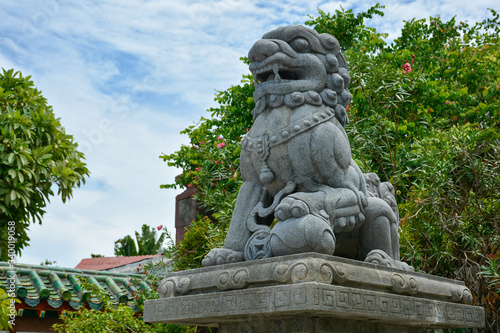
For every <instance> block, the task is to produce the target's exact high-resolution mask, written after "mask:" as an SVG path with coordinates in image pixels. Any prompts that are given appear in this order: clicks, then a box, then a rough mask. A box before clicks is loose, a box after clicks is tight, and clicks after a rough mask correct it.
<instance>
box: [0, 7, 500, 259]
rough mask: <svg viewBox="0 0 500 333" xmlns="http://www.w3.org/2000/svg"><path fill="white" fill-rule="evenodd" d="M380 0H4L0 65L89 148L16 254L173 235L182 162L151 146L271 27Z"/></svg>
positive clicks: (477, 15)
mask: <svg viewBox="0 0 500 333" xmlns="http://www.w3.org/2000/svg"><path fill="white" fill-rule="evenodd" d="M375 3H376V1H373V2H370V1H356V0H349V1H317V0H312V1H298V0H297V1H295V0H284V1H269V0H267V1H240V0H212V1H172V0H164V1H156V0H149V1H146V0H144V1H132V0H101V1H69V0H25V1H19V0H3V1H1V3H0V67H3V68H5V69H9V68H15V69H16V70H20V71H22V72H23V74H24V75H32V79H33V80H34V82H35V84H36V86H37V87H38V88H39V89H40V90H42V92H43V94H44V96H45V97H46V98H47V99H48V101H49V104H51V105H52V106H53V107H54V111H55V113H56V115H57V116H58V117H61V122H62V124H63V125H64V126H65V128H66V131H67V132H68V133H70V134H73V135H74V137H75V139H76V141H77V142H78V143H79V144H80V147H81V150H82V151H83V152H85V154H86V159H87V163H88V167H89V169H90V171H91V172H92V175H91V177H90V179H89V181H88V182H87V184H86V185H85V186H83V187H82V188H80V189H77V190H76V191H75V193H74V197H73V199H72V200H71V201H70V202H69V203H66V204H62V202H61V200H60V199H59V198H54V199H52V200H51V203H50V205H49V206H48V207H47V214H46V216H45V218H44V222H43V225H41V226H40V225H32V227H31V230H30V233H29V235H30V237H31V246H30V247H29V248H27V249H26V250H25V251H24V253H23V256H22V257H21V258H20V259H19V261H20V262H23V263H30V264H39V263H40V262H41V261H43V260H45V259H50V260H55V261H57V264H58V265H60V266H66V267H74V266H75V265H77V264H78V262H80V260H81V259H83V258H88V257H90V254H91V253H100V254H104V255H106V256H112V255H113V246H114V241H116V240H117V239H118V238H121V237H123V236H125V235H127V234H133V233H134V232H135V231H136V230H140V228H141V225H142V224H144V223H146V224H148V225H151V226H158V225H166V226H167V227H168V229H169V230H170V231H171V232H172V236H174V232H175V229H174V217H175V215H174V214H175V196H176V195H177V194H179V193H180V192H181V191H180V190H177V191H176V190H161V189H160V188H159V186H160V184H164V183H170V182H173V179H174V177H175V176H176V175H177V174H178V173H179V170H176V169H174V168H169V167H168V166H167V164H166V163H164V162H162V161H161V160H160V159H159V158H158V156H159V155H160V154H161V153H172V152H174V151H175V150H177V149H178V148H179V147H180V145H181V144H182V143H187V141H188V140H187V137H185V136H182V135H180V134H179V132H180V131H181V130H183V129H184V128H186V127H187V126H189V125H191V124H193V122H197V120H198V119H199V118H200V117H201V116H206V115H207V113H206V111H205V110H206V109H208V108H210V107H213V106H215V102H214V101H213V97H214V93H215V91H216V90H225V89H227V88H228V87H229V86H231V85H235V84H238V83H239V82H240V79H241V75H242V74H246V73H247V72H248V69H247V67H246V66H245V65H244V64H243V63H242V62H241V61H240V60H239V58H240V57H241V56H245V55H246V54H247V52H248V50H249V49H250V47H251V46H252V44H253V43H254V42H255V41H256V40H258V39H259V38H260V37H261V36H262V35H263V34H264V33H266V32H267V31H269V30H271V29H273V28H276V27H278V26H280V25H288V24H294V23H297V24H303V23H304V21H305V20H307V14H311V15H315V14H316V13H317V8H318V7H319V8H321V9H323V10H324V11H327V12H332V11H334V10H335V9H339V8H340V6H342V7H344V8H347V9H349V8H352V9H354V10H355V12H359V11H361V10H366V9H367V8H369V7H370V6H371V5H374V4H375ZM382 4H385V6H386V8H385V10H384V12H385V16H384V17H383V18H376V19H374V20H372V21H371V22H370V23H369V25H372V26H375V27H376V28H377V29H378V30H379V32H386V33H389V39H394V38H396V37H397V36H398V35H399V31H400V30H401V28H402V26H403V20H410V19H411V18H414V17H415V18H428V17H429V16H435V15H437V14H439V15H441V17H442V18H444V19H446V20H447V19H450V18H451V17H453V16H454V15H456V16H457V19H458V20H468V22H469V23H474V22H476V21H480V20H482V19H484V18H486V17H487V16H488V15H489V12H488V10H487V8H493V9H495V10H497V11H498V10H500V5H499V4H498V0H483V1H474V2H473V1H465V0H453V1H449V0H446V1H443V0H439V1H434V0H433V1H430V0H429V1H426V0H415V1H403V2H402V1H398V2H395V1H392V2H386V3H383V2H382Z"/></svg>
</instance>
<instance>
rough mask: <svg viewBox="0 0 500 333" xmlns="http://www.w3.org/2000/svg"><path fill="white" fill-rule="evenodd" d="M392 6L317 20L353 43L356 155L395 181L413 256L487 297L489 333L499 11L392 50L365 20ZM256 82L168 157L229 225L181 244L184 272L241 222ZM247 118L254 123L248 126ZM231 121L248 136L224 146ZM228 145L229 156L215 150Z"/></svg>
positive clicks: (349, 54)
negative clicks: (240, 194)
mask: <svg viewBox="0 0 500 333" xmlns="http://www.w3.org/2000/svg"><path fill="white" fill-rule="evenodd" d="M383 8H384V7H383V6H380V5H379V4H377V5H375V6H372V7H371V8H370V9H368V10H367V11H366V12H364V13H359V14H354V13H353V12H352V11H351V10H344V9H342V8H341V10H337V11H335V12H334V13H332V14H330V13H325V12H323V11H321V10H319V15H318V17H316V18H314V17H310V20H309V21H307V22H305V24H306V25H309V26H312V27H313V28H314V29H316V30H317V31H318V32H320V33H331V34H332V35H334V36H336V37H337V38H338V39H339V41H340V43H341V45H342V47H343V48H344V54H345V56H346V59H347V61H348V64H349V67H350V73H351V84H350V87H349V89H350V92H351V93H352V95H353V102H352V105H351V106H350V107H349V109H348V114H349V118H350V123H349V124H348V125H347V127H346V131H347V133H348V135H349V138H350V142H351V146H352V152H353V158H354V159H355V160H356V161H357V162H358V164H359V165H360V167H361V169H362V170H363V171H364V172H376V173H377V174H378V175H379V176H380V178H381V179H382V181H391V182H392V183H393V184H394V185H395V188H396V190H397V191H396V194H397V199H398V202H399V209H400V213H401V216H402V218H401V230H400V233H401V245H402V255H403V257H404V260H406V261H409V262H410V263H411V264H412V265H414V266H415V268H416V269H417V270H420V271H424V272H429V273H432V274H436V275H441V276H445V277H450V278H457V279H461V280H464V281H465V282H466V284H467V286H468V287H469V288H470V289H471V290H472V292H473V294H474V302H475V304H481V305H483V306H484V307H485V308H486V314H487V323H488V328H487V330H488V331H489V332H496V331H498V330H499V329H500V326H499V325H500V324H499V320H500V313H499V310H498V309H500V295H499V293H498V287H499V278H498V277H499V276H500V273H499V264H498V262H499V260H500V250H499V249H500V240H499V238H500V236H499V235H500V224H499V221H500V206H499V202H500V200H499V199H500V198H499V197H498V195H499V194H498V193H500V191H499V190H500V188H499V184H500V183H499V182H500V180H499V178H498V175H499V172H498V171H499V169H500V156H499V155H498V153H499V149H498V147H499V136H500V135H499V127H500V122H499V120H500V98H499V97H500V71H499V70H498V68H499V67H500V66H499V65H500V40H499V38H500V37H499V36H500V19H499V15H498V14H497V13H496V12H495V11H494V10H491V17H490V18H486V19H485V20H484V21H482V22H479V23H477V24H474V25H469V24H468V23H467V22H459V21H457V19H456V18H455V17H454V18H452V19H450V20H449V21H443V20H442V19H441V18H440V17H439V16H437V17H431V18H429V19H412V20H409V21H408V22H405V24H404V27H403V29H402V31H401V36H400V37H399V38H397V39H396V40H394V41H393V42H392V43H391V44H390V45H388V43H387V41H386V38H387V34H385V33H379V32H377V31H376V29H374V28H371V27H368V26H366V25H365V20H368V19H370V18H372V17H374V16H376V15H379V16H382V15H383V12H382V10H383ZM246 78H247V80H248V81H246V82H243V84H242V85H241V86H237V87H231V88H230V89H229V90H227V91H226V92H222V93H219V94H218V97H219V98H220V96H224V97H225V98H224V99H217V98H216V100H217V101H218V102H219V103H220V104H221V107H220V108H219V109H215V110H220V112H213V111H214V109H212V110H209V111H212V113H211V117H212V118H211V119H208V120H207V119H202V120H201V122H200V123H198V124H197V125H195V126H192V127H190V128H188V129H187V130H186V131H184V133H185V134H188V135H189V136H190V138H191V145H189V146H183V147H181V150H179V151H178V152H175V153H173V154H170V155H163V156H161V157H162V158H163V159H164V160H165V161H168V162H169V165H171V166H177V167H180V168H182V170H183V175H182V176H181V177H179V180H178V181H177V185H180V186H196V187H197V188H198V193H199V194H198V198H199V199H200V200H201V201H202V202H203V203H204V204H205V206H206V207H205V208H206V209H207V211H209V212H210V215H209V217H210V218H211V220H212V221H214V220H216V221H217V223H215V227H209V226H207V225H205V224H203V223H201V221H199V222H200V223H196V224H194V226H193V228H192V229H190V230H189V231H188V233H187V234H186V242H181V243H180V244H177V245H176V247H175V251H174V253H175V256H174V257H173V258H174V259H176V260H179V261H182V260H184V261H185V262H183V263H182V264H180V265H179V266H178V267H176V269H185V268H191V267H194V266H196V265H199V260H200V258H201V257H202V256H203V253H206V252H207V251H208V250H209V249H210V248H211V247H212V246H214V245H216V244H215V242H212V244H208V241H209V239H208V237H210V236H212V235H214V232H213V231H210V232H206V230H211V229H210V228H216V229H218V230H220V232H219V234H223V233H224V228H225V227H226V226H227V221H229V218H230V214H229V213H230V212H231V207H232V205H233V204H234V198H235V197H236V190H237V189H238V186H235V185H239V184H238V183H237V181H239V178H238V177H236V178H233V180H234V181H235V182H234V183H232V182H231V185H229V186H228V184H229V182H227V181H228V180H230V179H231V174H232V171H233V170H237V168H238V159H237V158H238V156H237V155H238V154H239V152H240V149H241V148H240V146H239V137H241V136H242V135H244V134H245V129H247V128H249V127H250V126H251V118H250V110H251V109H252V106H253V100H252V99H251V93H252V90H253V89H252V88H253V86H252V78H251V77H248V76H247V77H246ZM245 101H247V102H245ZM250 101H251V102H252V103H249V102H250ZM233 103H234V104H233ZM238 108H239V109H238ZM241 116H245V117H247V118H245V120H244V121H242V118H240V117H241ZM232 120H234V121H237V124H238V125H237V126H235V125H232ZM219 122H220V123H219ZM226 124H227V125H228V128H231V131H230V133H231V138H236V139H238V140H237V141H236V142H230V144H228V145H227V146H225V147H223V148H222V149H224V150H222V149H218V148H217V147H218V146H217V144H218V143H219V142H223V141H225V138H227V137H229V133H226V131H227V132H229V130H228V128H226V127H225V125H226ZM236 130H238V131H239V132H238V131H236ZM219 136H220V137H222V138H224V140H222V141H220V140H219V139H217V138H218V137H219ZM201 143H208V145H207V147H206V148H205V147H204V146H203V147H201V146H199V145H200V144H201ZM205 149H206V151H205ZM221 151H224V154H220V155H213V154H214V153H212V152H215V153H219V152H221ZM232 153H233V154H232ZM205 157H206V158H205ZM215 161H217V162H218V163H215ZM222 165H225V166H227V167H228V169H227V171H226V172H225V173H217V172H214V170H217V171H218V170H220V169H218V168H220V167H221V166H222ZM206 166H208V168H207V167H206ZM221 169H222V168H221ZM236 176H237V175H236ZM169 186H173V185H172V184H171V185H169ZM166 187H168V186H166ZM212 190H214V192H215V190H216V191H217V193H218V194H217V195H218V196H217V197H216V196H215V194H214V192H212ZM224 190H226V191H227V193H225V191H224ZM214 198H217V200H215V199H214ZM221 202H223V203H224V204H223V205H219V203H221ZM219 217H220V218H219ZM221 221H223V222H221ZM191 230H192V231H191ZM191 232H192V233H193V234H192V235H190V233H191ZM201 244H203V245H201ZM207 244H208V246H207ZM188 253H189V255H187V254H188ZM190 255H191V257H190ZM478 273H480V274H478Z"/></svg>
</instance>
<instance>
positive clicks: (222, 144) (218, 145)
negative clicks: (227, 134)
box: [217, 142, 226, 149]
mask: <svg viewBox="0 0 500 333" xmlns="http://www.w3.org/2000/svg"><path fill="white" fill-rule="evenodd" d="M225 145H226V144H225V143H224V142H221V143H219V144H217V148H219V149H220V148H222V147H224V146H225Z"/></svg>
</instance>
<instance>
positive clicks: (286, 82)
mask: <svg viewBox="0 0 500 333" xmlns="http://www.w3.org/2000/svg"><path fill="white" fill-rule="evenodd" d="M259 48H260V49H262V48H266V49H269V51H270V52H273V51H277V52H279V53H280V57H276V59H274V60H273V59H271V61H269V59H265V60H264V61H262V60H261V61H259V60H260V59H259V58H258V55H256V53H257V49H259ZM280 51H281V52H280ZM261 52H262V51H261ZM312 57H315V58H316V59H317V60H318V61H316V62H315V63H316V65H317V66H319V65H322V66H323V68H322V69H320V68H313V69H312V70H311V72H314V74H315V75H314V77H313V76H312V75H311V76H309V77H308V76H307V75H304V73H303V72H304V68H301V67H300V66H301V65H303V63H304V61H305V60H307V59H308V60H309V61H310V59H311V58H312ZM249 58H250V61H251V62H252V64H251V65H250V70H251V71H252V73H253V74H254V78H255V79H256V89H255V93H254V99H255V102H256V104H255V108H254V110H253V111H252V114H253V116H254V119H255V118H257V117H258V116H259V115H260V114H261V113H262V112H263V111H264V110H266V109H267V108H277V107H280V106H282V105H286V106H287V107H289V108H292V109H295V108H297V107H299V106H301V105H303V104H309V105H314V106H321V105H325V106H329V107H331V108H332V109H334V110H335V116H336V118H337V119H338V120H339V122H340V123H341V124H342V126H345V125H346V124H347V123H348V121H349V120H348V116H347V113H346V108H347V106H348V105H349V103H350V102H351V100H352V95H351V94H350V93H349V91H348V89H347V88H348V86H349V83H350V76H349V72H348V69H347V63H346V60H345V58H344V55H343V54H342V53H341V52H340V45H339V42H338V41H337V39H336V38H335V37H333V36H331V35H329V34H318V33H317V32H316V31H315V30H311V29H308V28H305V27H303V26H290V27H280V28H278V29H275V30H273V31H271V32H268V33H266V34H265V35H264V36H263V37H262V39H261V41H259V42H257V43H256V46H254V48H252V50H250V52H249ZM317 66H316V67H317ZM306 70H307V69H306ZM318 74H319V75H318ZM308 79H309V81H314V82H307V81H308Z"/></svg>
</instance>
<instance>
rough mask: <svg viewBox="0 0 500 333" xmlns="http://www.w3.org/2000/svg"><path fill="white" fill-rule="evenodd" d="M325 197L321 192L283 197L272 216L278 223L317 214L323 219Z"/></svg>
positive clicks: (299, 193)
mask: <svg viewBox="0 0 500 333" xmlns="http://www.w3.org/2000/svg"><path fill="white" fill-rule="evenodd" d="M324 200H325V195H324V193H323V192H312V193H306V192H297V193H294V194H290V195H288V196H287V197H285V198H284V199H283V200H282V201H281V202H280V204H279V205H278V206H277V207H276V209H275V211H274V216H275V217H276V218H277V219H278V220H279V221H286V220H288V219H291V218H299V217H302V216H306V215H309V214H319V215H321V216H323V217H325V218H328V216H326V213H325V211H324Z"/></svg>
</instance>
